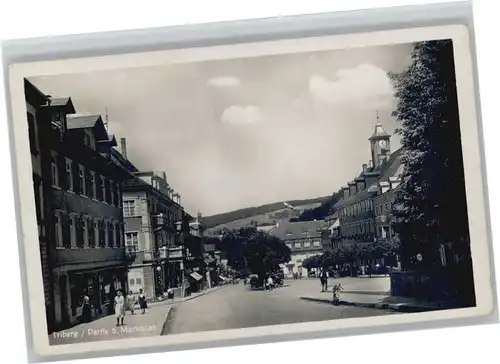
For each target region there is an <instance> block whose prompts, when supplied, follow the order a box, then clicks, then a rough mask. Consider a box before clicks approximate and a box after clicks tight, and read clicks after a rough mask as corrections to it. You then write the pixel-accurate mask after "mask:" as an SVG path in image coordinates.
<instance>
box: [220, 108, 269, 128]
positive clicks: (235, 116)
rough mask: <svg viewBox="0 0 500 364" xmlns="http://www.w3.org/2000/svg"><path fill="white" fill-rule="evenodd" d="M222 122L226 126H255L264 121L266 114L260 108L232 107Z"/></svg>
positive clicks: (223, 116)
mask: <svg viewBox="0 0 500 364" xmlns="http://www.w3.org/2000/svg"><path fill="white" fill-rule="evenodd" d="M221 120H222V122H223V123H224V124H238V125H239V124H255V123H260V122H262V121H263V120H264V114H263V113H262V110H261V109H260V108H259V107H258V106H230V107H228V108H227V109H225V110H224V112H223V113H222V117H221Z"/></svg>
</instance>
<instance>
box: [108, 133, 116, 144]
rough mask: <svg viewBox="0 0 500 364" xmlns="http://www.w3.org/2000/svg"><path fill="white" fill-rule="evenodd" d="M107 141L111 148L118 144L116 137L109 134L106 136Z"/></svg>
mask: <svg viewBox="0 0 500 364" xmlns="http://www.w3.org/2000/svg"><path fill="white" fill-rule="evenodd" d="M108 141H109V142H110V144H111V146H112V147H117V146H118V143H117V142H116V137H115V135H114V134H109V135H108Z"/></svg>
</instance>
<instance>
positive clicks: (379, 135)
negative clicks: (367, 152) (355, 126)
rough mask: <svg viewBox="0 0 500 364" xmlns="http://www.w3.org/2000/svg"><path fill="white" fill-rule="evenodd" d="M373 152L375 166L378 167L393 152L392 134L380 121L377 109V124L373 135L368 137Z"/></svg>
mask: <svg viewBox="0 0 500 364" xmlns="http://www.w3.org/2000/svg"><path fill="white" fill-rule="evenodd" d="M368 140H369V141H370V147H371V152H372V161H373V167H374V168H377V167H378V166H380V165H381V164H382V163H384V161H386V160H387V159H388V158H389V155H390V154H391V136H390V135H389V133H387V132H386V131H385V129H384V128H383V127H382V124H381V123H380V120H379V116H378V110H377V124H376V125H375V130H374V132H373V134H372V136H371V137H370V138H369V139H368Z"/></svg>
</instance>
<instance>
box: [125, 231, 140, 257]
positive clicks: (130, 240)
mask: <svg viewBox="0 0 500 364" xmlns="http://www.w3.org/2000/svg"><path fill="white" fill-rule="evenodd" d="M125 248H126V249H127V251H129V252H138V251H139V233H138V232H127V233H125Z"/></svg>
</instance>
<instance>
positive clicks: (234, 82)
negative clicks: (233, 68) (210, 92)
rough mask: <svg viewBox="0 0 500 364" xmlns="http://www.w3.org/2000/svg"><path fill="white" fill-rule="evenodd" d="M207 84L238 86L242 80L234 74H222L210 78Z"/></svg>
mask: <svg viewBox="0 0 500 364" xmlns="http://www.w3.org/2000/svg"><path fill="white" fill-rule="evenodd" d="M207 85H208V86H215V87H238V86H239V85H241V81H240V80H239V79H238V78H236V77H233V76H221V77H214V78H211V79H209V80H208V81H207Z"/></svg>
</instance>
